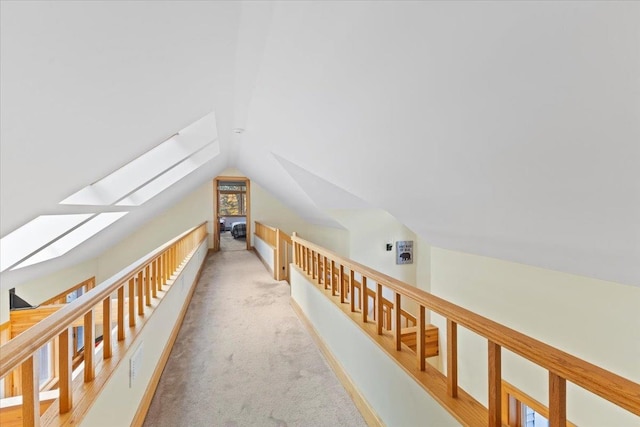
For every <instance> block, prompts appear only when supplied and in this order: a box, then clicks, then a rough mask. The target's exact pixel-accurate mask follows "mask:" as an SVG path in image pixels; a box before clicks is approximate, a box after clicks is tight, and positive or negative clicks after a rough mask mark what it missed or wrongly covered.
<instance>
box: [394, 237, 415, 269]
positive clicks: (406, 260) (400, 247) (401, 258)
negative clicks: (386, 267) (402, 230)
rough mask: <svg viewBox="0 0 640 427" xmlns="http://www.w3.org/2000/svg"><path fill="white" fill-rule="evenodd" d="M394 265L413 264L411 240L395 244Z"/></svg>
mask: <svg viewBox="0 0 640 427" xmlns="http://www.w3.org/2000/svg"><path fill="white" fill-rule="evenodd" d="M396 264H413V240H403V241H399V242H396Z"/></svg>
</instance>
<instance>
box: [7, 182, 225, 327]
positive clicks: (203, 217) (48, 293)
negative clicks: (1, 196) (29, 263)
mask: <svg viewBox="0 0 640 427" xmlns="http://www.w3.org/2000/svg"><path fill="white" fill-rule="evenodd" d="M212 214H213V184H212V182H208V183H206V184H204V185H202V186H201V187H199V188H197V189H196V190H195V191H193V192H192V193H191V194H189V195H187V196H186V197H185V198H183V199H182V200H181V201H179V202H178V203H177V204H175V205H173V206H172V207H170V208H169V209H168V210H166V211H165V212H163V213H161V214H160V215H158V216H157V217H155V218H153V219H152V220H150V221H149V222H148V223H147V224H145V225H143V226H142V227H140V228H139V229H138V230H137V231H136V232H135V233H134V234H132V235H130V236H129V237H127V238H126V239H124V240H122V241H121V242H120V243H118V244H116V245H115V246H113V247H111V248H110V249H107V250H106V251H105V252H103V253H102V254H101V255H100V256H98V257H97V258H94V259H91V260H89V261H86V262H83V263H81V264H78V265H75V266H73V267H70V268H66V269H63V270H60V271H57V272H55V273H53V274H50V275H48V276H44V277H41V278H38V279H36V280H32V281H29V282H25V283H22V284H20V285H17V286H16V293H17V294H18V295H20V296H21V297H22V298H24V299H25V300H26V301H28V302H29V303H31V304H33V305H38V304H40V303H41V302H42V301H45V300H47V299H49V298H51V297H52V296H54V295H57V294H59V293H60V292H63V291H64V290H66V289H69V288H70V287H72V286H73V285H75V284H77V283H80V282H82V281H83V280H86V279H88V278H90V277H92V276H96V282H97V283H100V282H101V281H103V280H106V279H108V278H109V277H111V276H113V275H114V274H116V273H117V272H119V271H121V270H122V269H123V268H125V267H127V266H129V265H130V264H132V263H133V262H135V261H136V260H138V259H140V258H141V257H143V256H144V255H146V254H147V253H149V252H151V251H152V250H154V249H155V248H157V247H159V246H161V245H163V244H164V243H166V242H167V241H169V240H171V239H172V238H174V237H175V236H177V235H179V234H180V233H182V232H184V231H185V230H187V229H189V228H190V227H193V226H196V225H199V224H201V223H202V222H204V221H208V227H207V228H208V231H209V233H211V220H212ZM210 239H211V237H210ZM209 246H211V242H209ZM0 307H1V309H0V323H4V322H6V321H8V320H9V299H8V298H5V296H4V293H3V298H2V299H1V301H0Z"/></svg>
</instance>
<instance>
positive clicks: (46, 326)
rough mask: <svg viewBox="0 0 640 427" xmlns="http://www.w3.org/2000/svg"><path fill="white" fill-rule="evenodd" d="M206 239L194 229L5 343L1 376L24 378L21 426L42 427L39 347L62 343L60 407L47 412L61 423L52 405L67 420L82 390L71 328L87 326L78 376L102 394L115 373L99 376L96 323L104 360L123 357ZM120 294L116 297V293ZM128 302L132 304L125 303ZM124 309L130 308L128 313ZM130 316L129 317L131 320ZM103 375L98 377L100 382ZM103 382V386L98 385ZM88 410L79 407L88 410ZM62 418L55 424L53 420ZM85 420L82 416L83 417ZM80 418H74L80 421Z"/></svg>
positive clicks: (202, 229)
mask: <svg viewBox="0 0 640 427" xmlns="http://www.w3.org/2000/svg"><path fill="white" fill-rule="evenodd" d="M206 238H207V229H206V223H203V224H201V225H199V226H197V227H194V228H192V229H190V230H188V231H186V232H184V233H183V234H181V235H180V236H178V237H176V238H174V239H172V240H171V241H169V242H168V243H166V244H165V245H163V246H161V247H160V248H158V249H156V250H155V251H153V252H152V253H150V254H149V255H147V256H146V257H145V258H144V259H143V260H142V261H140V262H139V263H137V264H136V265H135V266H133V267H130V268H128V269H127V270H123V271H122V272H120V273H118V274H117V275H115V276H113V277H111V278H110V279H108V280H106V281H105V282H103V283H101V284H100V285H98V286H96V287H95V288H93V289H91V290H90V291H89V292H87V293H86V294H84V295H82V296H81V297H79V298H78V299H76V300H75V301H73V302H71V303H69V304H66V305H65V306H64V307H62V308H60V309H59V310H57V311H56V312H55V313H53V314H51V316H49V317H47V318H45V319H44V320H42V321H40V322H39V323H37V324H36V325H34V326H33V327H32V328H30V329H29V330H27V331H25V332H24V333H22V334H20V335H19V336H17V337H16V338H14V339H12V340H10V341H9V342H7V343H6V344H4V345H2V346H1V347H0V378H4V377H5V376H6V375H8V374H10V373H11V372H12V371H13V370H14V369H18V368H19V369H20V370H21V378H22V425H24V426H36V425H40V420H41V414H40V393H39V381H38V367H39V364H38V357H37V355H38V350H39V349H40V348H41V347H42V346H44V345H46V344H47V343H49V342H50V341H52V340H54V339H57V340H58V345H59V352H58V353H59V355H58V357H59V362H58V363H59V398H58V399H57V400H58V405H55V404H54V405H52V406H51V407H50V408H49V410H48V411H47V414H46V415H47V416H46V417H43V419H45V418H46V420H47V423H53V424H62V422H60V420H59V419H58V418H59V417H55V416H50V414H49V412H50V411H51V408H53V407H55V406H57V408H55V409H56V410H57V413H58V414H65V415H66V416H67V417H66V418H67V419H68V418H69V414H70V412H71V411H72V410H75V405H74V399H75V396H76V394H75V393H74V391H77V390H78V389H80V392H82V389H81V388H78V387H74V386H73V384H72V382H73V381H72V370H71V357H72V354H73V351H72V348H71V342H72V341H73V340H72V337H71V333H70V328H71V327H72V326H74V325H75V324H76V323H77V319H79V318H82V319H83V325H84V343H85V346H84V375H83V377H84V378H83V379H82V378H81V377H79V378H77V380H78V381H84V383H92V384H93V386H92V387H89V388H88V389H87V390H92V393H93V394H94V396H93V397H95V395H97V390H99V389H100V387H101V386H103V385H104V384H105V383H106V380H107V378H108V377H109V375H110V373H111V371H110V370H109V369H100V372H99V374H100V375H99V376H96V367H97V366H98V365H99V364H100V362H99V361H97V360H95V346H94V345H93V343H94V342H95V324H96V323H102V325H103V333H102V335H103V338H102V358H103V360H104V361H106V360H107V359H110V358H111V357H112V355H114V354H116V352H117V354H118V355H119V356H122V357H123V356H124V354H125V352H126V350H127V348H128V346H130V345H131V344H132V343H133V341H134V338H135V335H136V334H137V333H138V332H139V331H140V330H141V328H136V322H140V323H143V322H145V321H146V319H145V316H148V315H149V314H150V313H151V312H152V310H153V308H152V306H153V305H155V304H153V303H152V301H153V299H156V298H160V297H162V296H163V295H164V290H163V286H167V285H171V284H172V279H171V278H172V276H173V275H174V274H175V273H176V272H177V271H179V269H180V268H181V267H182V264H183V263H184V262H185V261H186V260H188V259H189V258H190V257H191V256H192V254H193V253H194V252H195V250H196V249H197V248H198V247H199V246H200V244H201V243H202V241H203V240H204V239H206ZM114 295H117V297H116V298H115V299H114V298H113V296H114ZM114 300H116V301H115V304H116V305H117V309H116V310H114V311H113V312H114V313H117V314H116V316H115V318H114V317H112V314H111V313H112V307H111V305H112V302H114ZM125 301H128V304H125ZM98 305H101V306H102V319H101V322H96V319H95V315H94V313H95V311H94V308H95V307H96V306H98ZM125 307H127V308H128V309H127V310H126V311H125ZM127 319H128V321H127ZM114 323H115V324H116V325H117V326H116V329H117V333H116V339H117V343H114V342H113V341H112V324H114ZM98 379H99V381H98ZM96 383H99V384H96ZM90 404H91V402H87V401H86V399H82V405H83V406H84V408H83V411H84V412H86V410H87V408H88V407H89V406H90ZM83 411H80V412H81V413H83ZM54 418H55V419H57V421H58V422H52V419H54ZM80 418H81V417H80ZM79 420H80V419H78V417H74V419H73V420H71V422H72V423H77V422H79Z"/></svg>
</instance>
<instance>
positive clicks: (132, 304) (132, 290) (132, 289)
mask: <svg viewBox="0 0 640 427" xmlns="http://www.w3.org/2000/svg"><path fill="white" fill-rule="evenodd" d="M135 285H136V279H134V278H133V277H132V278H131V279H129V326H136V297H135V295H136V286H135Z"/></svg>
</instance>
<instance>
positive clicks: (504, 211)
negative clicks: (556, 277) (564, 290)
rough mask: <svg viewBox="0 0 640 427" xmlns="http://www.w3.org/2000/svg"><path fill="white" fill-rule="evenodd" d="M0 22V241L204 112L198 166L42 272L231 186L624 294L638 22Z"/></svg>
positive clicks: (483, 14)
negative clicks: (380, 221) (211, 186)
mask: <svg viewBox="0 0 640 427" xmlns="http://www.w3.org/2000/svg"><path fill="white" fill-rule="evenodd" d="M0 19H1V39H0V49H1V50H0V54H1V58H0V59H1V61H0V71H1V77H0V84H1V87H0V89H1V93H0V108H1V112H0V113H1V116H0V119H1V122H0V124H1V127H0V137H1V146H0V161H1V168H0V178H1V181H0V185H1V187H0V190H1V207H0V220H1V221H0V228H1V229H0V231H1V235H2V236H6V235H7V234H9V233H10V232H12V231H13V230H15V229H16V228H18V227H20V226H21V225H23V224H25V223H27V222H28V221H30V220H32V219H34V218H36V217H38V216H39V215H44V214H55V213H70V212H74V213H77V212H78V209H79V208H77V207H73V206H65V205H60V204H59V202H60V201H61V200H63V199H65V198H67V197H68V196H70V195H71V194H73V193H75V192H76V191H78V190H80V189H81V188H83V187H85V186H86V185H89V184H91V183H94V182H96V181H98V180H100V179H101V178H102V177H104V176H106V175H108V174H109V173H111V172H113V171H114V170H117V169H118V168H120V167H122V166H123V165H125V164H126V163H128V162H130V161H131V160H133V159H135V158H136V157H138V156H140V155H141V154H143V153H145V152H147V151H149V150H151V149H152V148H153V147H155V146H157V145H158V144H160V143H161V142H162V141H164V140H166V139H167V138H169V137H170V136H171V135H173V134H175V133H176V132H177V131H179V130H180V129H183V128H185V127H186V126H187V125H189V124H190V123H193V122H195V121H196V120H198V119H200V118H201V117H204V116H205V115H207V114H208V113H210V112H215V117H216V123H217V138H218V143H219V147H220V153H219V154H218V155H217V156H216V157H215V158H213V160H211V161H209V162H207V163H206V164H204V165H203V166H201V167H200V168H199V169H197V170H196V171H195V172H193V173H191V174H190V175H188V176H187V177H185V178H184V179H182V180H181V181H179V182H178V183H177V184H175V185H173V186H171V187H170V188H169V189H167V190H166V191H165V192H163V193H162V194H161V195H159V196H157V197H155V198H153V199H151V200H150V201H149V202H147V203H145V204H143V205H142V206H139V207H136V208H135V209H132V211H131V213H130V214H129V215H127V216H126V217H124V218H122V219H121V220H119V221H118V222H116V223H114V224H113V225H111V226H110V227H109V228H108V229H107V230H105V232H102V233H100V234H98V235H96V236H95V238H93V239H91V240H90V241H88V242H86V243H85V244H83V245H82V247H81V250H74V251H72V252H70V253H69V254H68V255H67V256H65V257H64V260H62V259H61V261H60V262H59V263H58V264H57V266H56V268H59V267H60V266H61V265H62V266H64V265H71V264H73V263H75V262H78V261H80V260H82V259H83V258H87V257H90V256H95V255H97V254H98V253H99V251H101V250H102V249H103V248H104V247H105V246H108V245H111V244H113V243H115V242H116V241H118V240H120V239H122V238H123V237H124V236H126V235H127V234H129V233H131V232H132V230H134V229H135V228H136V227H137V226H139V225H140V224H142V223H144V222H145V221H147V220H148V219H149V218H150V217H152V216H154V215H155V214H156V213H157V212H159V211H161V210H163V209H165V208H166V207H167V206H170V205H171V204H173V203H175V202H176V201H177V200H179V199H180V198H181V197H183V196H184V195H185V194H187V193H188V192H190V191H192V190H193V189H195V188H197V187H198V186H199V185H201V184H202V183H204V182H206V181H208V180H210V179H211V178H213V177H215V176H216V175H218V174H219V173H220V172H221V171H223V170H224V169H226V168H228V167H235V168H238V169H239V170H241V171H243V172H244V173H246V174H247V176H249V177H250V178H251V179H253V180H254V181H256V182H258V183H259V184H260V185H261V186H263V187H265V188H266V189H267V190H268V191H269V192H271V193H272V194H273V195H274V196H276V197H277V198H278V199H280V200H281V201H282V202H283V203H285V204H286V205H288V206H289V207H291V208H292V209H295V210H296V211H297V212H298V213H299V214H300V215H301V216H302V217H304V218H306V219H307V220H309V221H311V222H314V223H317V224H323V225H329V226H331V225H337V224H336V223H335V222H334V221H333V220H332V219H331V217H330V215H328V213H327V209H329V208H360V207H363V206H369V207H375V208H382V209H385V210H387V211H389V212H390V213H391V214H393V215H394V216H396V217H397V218H398V219H399V220H400V221H401V222H403V223H404V224H406V225H407V226H408V227H409V228H411V229H412V230H413V231H414V232H416V233H417V234H418V235H420V236H421V237H423V238H424V239H425V240H426V241H427V242H429V243H430V244H432V245H436V246H441V247H445V248H450V249H455V250H461V251H466V252H470V253H474V254H480V255H486V256H493V257H499V258H503V259H507V260H511V261H516V262H522V263H526V264H530V265H536V266H540V267H544V268H550V269H555V270H560V271H566V272H570V273H575V274H581V275H585V276H590V277H596V278H601V279H606V280H611V281H615V282H620V283H626V284H632V285H640V77H639V76H640V25H638V22H640V3H634V2H526V3H525V2H400V1H396V2H374V1H371V2H275V3H272V2H266V1H265V2H223V1H211V2H204V1H198V2H189V1H184V2H160V1H158V2H76V1H69V2H63V1H50V2H48V1H42V2H36V1H32V2H18V1H16V2H13V1H4V0H3V1H2V3H1V18H0ZM237 128H240V129H244V132H243V133H241V134H237V133H234V132H233V130H234V129H237ZM82 209H84V211H87V212H90V211H91V210H90V209H88V208H82ZM82 209H81V210H82ZM109 210H113V211H116V210H118V209H116V207H106V208H102V211H109ZM52 268H54V267H52V266H51V265H35V266H32V267H28V268H26V269H23V270H26V272H20V271H15V272H4V273H2V274H3V275H4V276H5V278H6V277H8V276H7V274H13V275H14V276H12V277H13V279H12V281H13V280H14V279H15V277H17V276H15V275H16V274H23V275H25V276H24V277H28V276H34V275H38V274H44V273H46V272H47V271H51V269H52Z"/></svg>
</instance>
